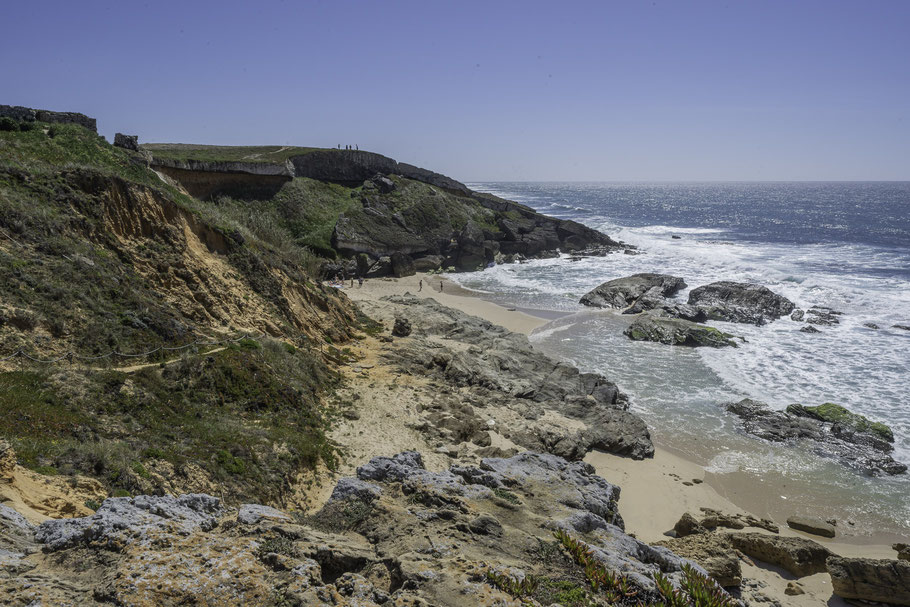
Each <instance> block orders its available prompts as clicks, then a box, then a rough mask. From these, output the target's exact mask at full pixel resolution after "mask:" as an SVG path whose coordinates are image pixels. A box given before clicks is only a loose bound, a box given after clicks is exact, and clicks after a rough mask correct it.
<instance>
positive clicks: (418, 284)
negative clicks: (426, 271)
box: [417, 278, 423, 293]
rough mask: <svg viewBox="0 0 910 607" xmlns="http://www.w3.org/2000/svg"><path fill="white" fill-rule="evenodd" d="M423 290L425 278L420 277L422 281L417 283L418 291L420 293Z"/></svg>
mask: <svg viewBox="0 0 910 607" xmlns="http://www.w3.org/2000/svg"><path fill="white" fill-rule="evenodd" d="M421 291H423V279H422V278H421V279H420V282H418V283H417V292H418V293H420V292H421Z"/></svg>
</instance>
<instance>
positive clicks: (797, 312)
mask: <svg viewBox="0 0 910 607" xmlns="http://www.w3.org/2000/svg"><path fill="white" fill-rule="evenodd" d="M805 315H806V313H805V312H803V311H802V310H793V313H792V314H791V315H790V320H795V321H797V322H798V321H800V320H802V319H803V317H804V316H805Z"/></svg>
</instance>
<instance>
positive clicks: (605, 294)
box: [579, 273, 686, 312]
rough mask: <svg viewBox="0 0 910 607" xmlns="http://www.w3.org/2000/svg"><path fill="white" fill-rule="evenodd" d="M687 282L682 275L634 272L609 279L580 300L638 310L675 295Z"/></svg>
mask: <svg viewBox="0 0 910 607" xmlns="http://www.w3.org/2000/svg"><path fill="white" fill-rule="evenodd" d="M685 287H686V283H685V281H684V280H683V279H682V278H679V277H677V276H669V275H667V274H648V273H645V274H633V275H631V276H626V277H625V278H616V279H614V280H609V281H607V282H605V283H603V284H601V285H600V286H599V287H596V288H594V289H592V290H591V291H588V292H587V293H586V294H585V295H584V296H582V298H581V300H580V301H579V303H581V304H582V305H585V306H591V307H595V308H619V309H622V310H625V309H627V308H630V307H633V306H635V307H636V311H637V312H640V311H642V310H651V309H653V308H655V307H658V306H659V305H661V304H662V303H664V301H665V298H667V297H672V296H673V295H675V294H676V293H677V292H679V290H680V289H684V288H685Z"/></svg>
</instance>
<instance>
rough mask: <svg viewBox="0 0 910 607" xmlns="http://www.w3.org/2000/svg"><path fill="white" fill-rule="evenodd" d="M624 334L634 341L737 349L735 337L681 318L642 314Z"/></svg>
mask: <svg viewBox="0 0 910 607" xmlns="http://www.w3.org/2000/svg"><path fill="white" fill-rule="evenodd" d="M623 333H624V334H625V335H626V336H627V337H629V338H630V339H632V340H634V341H656V342H659V343H662V344H668V345H671V346H690V347H698V346H709V347H712V348H722V347H724V346H733V347H734V348H735V347H736V342H735V341H734V340H733V337H734V336H733V335H730V334H729V333H724V332H723V331H720V330H718V329H715V328H714V327H708V326H705V325H699V324H697V323H694V322H691V321H688V320H682V319H680V318H668V317H666V316H658V315H656V314H650V313H649V314H642V315H641V316H639V317H638V318H636V319H635V321H634V322H633V323H632V324H631V325H629V326H628V327H627V328H626V330H625V331H623Z"/></svg>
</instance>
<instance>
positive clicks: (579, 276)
mask: <svg viewBox="0 0 910 607" xmlns="http://www.w3.org/2000/svg"><path fill="white" fill-rule="evenodd" d="M500 195H502V196H503V197H506V198H514V196H512V195H511V194H510V193H509V192H507V191H503V192H502V193H501V194H500ZM535 199H536V200H537V202H538V204H539V206H540V207H542V203H540V201H541V200H542V198H539V197H537V198H535ZM547 202H552V201H547ZM560 204H561V203H560ZM565 206H571V205H565ZM566 210H567V211H568V209H566ZM545 212H547V211H545ZM585 222H586V223H588V224H589V225H592V226H595V227H598V228H599V229H601V230H603V231H604V232H606V233H608V234H610V235H611V236H613V237H614V238H617V239H619V240H622V241H624V242H627V243H629V244H633V245H635V246H637V247H638V249H639V251H640V252H641V254H639V255H622V254H616V255H608V256H607V257H599V258H598V257H589V258H584V259H581V260H579V261H571V259H572V258H571V257H569V256H562V257H560V258H556V259H544V260H534V261H531V262H528V263H525V264H512V265H507V266H497V267H494V268H492V269H490V270H486V271H484V272H482V273H472V274H463V275H457V276H456V279H457V280H458V281H459V282H462V283H463V284H465V285H466V286H469V287H471V288H478V289H483V290H484V291H486V292H488V293H490V294H491V295H490V296H491V297H493V298H495V299H498V300H499V301H501V302H503V303H507V302H508V303H516V304H519V305H522V306H527V307H532V308H533V307H538V308H544V309H557V310H564V311H568V312H573V313H574V315H573V316H570V317H567V318H562V319H559V320H557V321H554V322H553V323H551V324H549V325H547V326H546V327H545V328H544V329H543V330H540V331H538V332H537V333H536V334H535V335H534V336H533V338H532V339H533V340H534V343H535V345H536V346H537V347H539V348H541V349H543V350H545V351H548V352H550V353H552V354H555V355H558V356H560V357H562V358H564V359H566V360H570V361H572V362H573V363H575V364H576V365H577V366H578V367H579V368H581V369H582V370H585V371H596V372H600V373H603V374H604V375H606V376H607V377H608V378H610V379H611V380H613V381H616V382H617V383H618V384H619V385H620V388H621V389H622V390H623V391H625V392H627V393H628V394H630V395H631V397H632V402H633V409H634V410H635V411H637V412H638V413H640V414H641V415H642V416H643V417H644V418H645V420H646V421H647V422H648V423H649V425H650V426H651V427H652V428H653V429H654V433H655V435H656V436H658V437H661V438H662V439H663V440H666V441H669V442H670V443H674V441H675V443H674V444H675V445H676V447H677V448H679V449H681V450H687V449H693V450H696V451H698V452H699V454H700V455H703V456H705V457H706V459H705V461H708V460H710V464H709V468H708V469H709V471H713V472H716V473H718V474H723V473H729V472H733V471H735V470H745V471H751V472H754V473H756V474H759V473H761V472H762V471H774V472H775V473H779V474H781V475H784V476H787V477H792V478H794V479H797V478H799V479H803V480H804V482H805V483H807V485H811V483H813V482H821V479H824V483H826V486H830V487H839V488H840V489H839V490H842V491H843V496H842V497H843V499H844V500H845V503H847V502H849V503H850V504H852V505H850V506H849V508H862V507H864V500H866V499H867V498H868V496H869V495H875V496H876V500H878V501H877V502H876V503H875V505H874V508H875V509H876V511H880V512H881V513H882V514H881V516H882V517H888V516H892V515H891V514H888V512H889V509H890V511H893V513H894V514H893V516H894V517H896V519H898V522H900V521H901V520H903V522H904V523H906V522H907V520H910V504H907V503H906V500H905V499H904V497H903V496H905V495H906V494H908V493H910V480H908V478H907V477H898V478H894V479H873V480H867V479H861V480H858V477H856V475H855V474H854V473H853V472H851V471H847V470H845V469H843V468H842V467H840V466H838V465H833V464H831V462H829V461H828V460H819V458H818V457H817V456H815V455H814V454H813V453H811V452H799V453H798V455H794V451H793V449H792V448H791V447H789V446H778V447H774V448H769V447H767V446H764V447H763V446H762V445H763V443H761V442H760V441H757V440H756V439H753V438H748V437H743V436H742V435H741V434H740V433H739V432H738V430H737V425H736V422H735V421H734V420H733V419H731V417H732V416H730V415H727V414H725V413H724V411H723V408H722V406H721V404H722V403H723V402H728V401H731V400H736V399H739V398H742V397H744V396H749V397H752V398H756V399H758V400H762V401H764V402H767V403H769V404H770V405H771V406H773V407H777V408H783V407H785V406H786V405H787V404H789V403H793V402H802V403H804V404H820V403H822V402H837V403H840V404H843V405H845V406H847V407H849V408H850V409H852V410H854V411H857V412H859V413H862V414H864V415H866V416H868V417H870V418H872V419H875V420H880V421H884V422H886V423H888V424H889V425H890V426H891V427H892V428H893V430H894V434H895V437H896V443H895V451H894V454H893V455H894V457H895V458H896V459H898V460H899V461H904V462H905V463H910V407H908V406H907V398H908V395H910V332H907V331H902V330H899V329H894V328H892V325H894V324H905V325H910V280H908V279H907V278H906V269H907V264H908V259H910V258H908V254H907V252H906V250H899V249H893V248H891V249H889V248H887V247H875V246H869V245H863V244H857V243H853V244H843V243H825V244H792V243H787V244H776V243H770V242H750V241H747V240H743V239H741V238H739V239H734V238H733V237H731V235H729V234H728V233H726V232H725V230H724V229H719V228H711V227H696V228H692V227H690V228H679V227H675V226H670V225H663V224H655V225H647V226H639V227H629V226H620V225H616V224H615V223H614V222H612V221H610V220H609V219H608V218H606V217H597V216H595V215H594V214H592V213H588V214H587V215H585ZM834 224H836V226H835V225H834ZM839 225H840V222H839V221H834V222H833V223H832V226H829V227H837V226H839ZM674 235H676V236H680V237H681V238H673V236H674ZM638 272H660V273H666V274H673V275H676V276H681V277H683V278H684V279H685V280H686V281H687V283H688V284H689V287H687V288H686V289H684V290H683V291H682V292H681V293H680V294H679V295H678V296H677V299H678V300H679V301H685V300H686V298H687V296H688V292H689V291H690V290H691V289H692V288H694V287H696V286H699V285H702V284H707V283H710V282H714V281H718V280H734V281H742V282H752V283H756V284H761V285H765V286H767V287H768V288H770V289H771V290H772V291H774V292H776V293H779V294H781V295H783V296H785V297H787V298H788V299H790V300H791V301H793V302H794V303H795V304H796V306H797V307H798V308H801V309H804V310H805V309H807V308H809V307H812V306H825V307H830V308H833V309H835V310H838V311H841V312H843V316H840V317H839V319H840V324H838V325H835V326H831V327H827V326H820V327H819V329H820V331H821V333H818V334H806V333H802V332H800V331H799V329H800V327H802V326H805V325H804V323H799V322H794V321H791V320H790V319H789V318H786V317H785V318H782V319H780V320H777V321H775V322H772V323H770V324H768V325H765V326H762V327H754V326H751V325H741V324H729V323H712V324H715V325H716V326H718V327H722V328H723V329H724V330H725V331H728V332H730V333H733V334H735V335H740V336H742V337H744V338H745V339H746V343H744V344H742V345H741V346H740V347H739V348H737V349H736V350H730V349H710V348H700V349H697V350H687V349H682V348H667V347H665V346H662V345H659V344H648V343H638V342H631V341H629V340H628V339H626V338H625V337H624V336H623V335H622V330H623V328H624V327H625V326H626V325H627V324H628V322H630V319H629V317H624V316H622V315H621V314H618V313H616V312H606V311H605V312H596V313H595V312H591V311H589V310H583V309H582V307H581V306H579V305H578V303H577V302H578V299H579V298H580V297H581V295H583V294H584V293H585V292H587V291H588V290H590V289H591V288H593V287H595V286H597V285H599V284H600V283H601V282H604V281H606V280H610V279H613V278H619V277H622V276H627V275H629V274H634V273H638ZM866 323H875V324H876V325H878V326H879V327H881V328H880V329H878V330H874V329H870V328H868V327H866V326H864V324H866ZM712 445H713V446H712ZM720 445H723V448H720V447H719V446H720ZM712 450H713V452H712ZM858 487H861V489H858ZM857 491H861V493H862V494H857V493H856V492H857ZM850 496H853V497H850ZM850 499H853V500H854V501H853V502H850ZM845 507H846V506H845ZM870 507H871V506H870Z"/></svg>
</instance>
